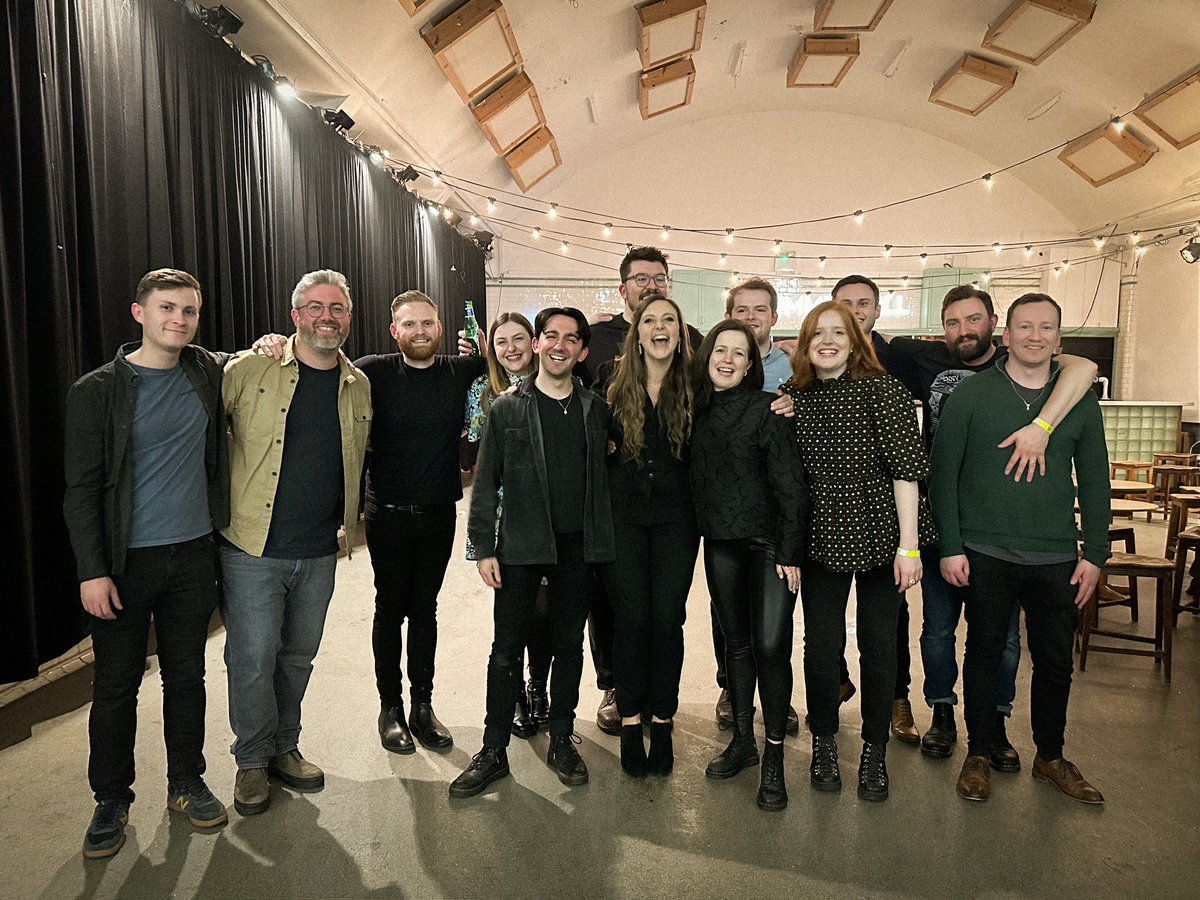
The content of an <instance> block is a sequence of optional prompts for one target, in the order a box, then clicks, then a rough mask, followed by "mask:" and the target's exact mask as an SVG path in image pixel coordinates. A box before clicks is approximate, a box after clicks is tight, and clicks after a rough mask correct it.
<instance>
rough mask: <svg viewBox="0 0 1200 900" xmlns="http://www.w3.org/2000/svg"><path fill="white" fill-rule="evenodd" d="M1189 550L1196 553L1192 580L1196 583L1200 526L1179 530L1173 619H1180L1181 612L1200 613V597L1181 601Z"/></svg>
mask: <svg viewBox="0 0 1200 900" xmlns="http://www.w3.org/2000/svg"><path fill="white" fill-rule="evenodd" d="M1189 551H1190V552H1192V553H1195V554H1196V559H1195V561H1194V562H1193V563H1192V569H1193V571H1192V581H1193V583H1195V580H1196V578H1197V577H1200V572H1197V571H1195V570H1196V569H1197V568H1198V567H1200V526H1197V527H1195V528H1189V529H1187V530H1186V531H1181V532H1179V535H1178V540H1177V542H1176V544H1175V590H1174V592H1173V593H1172V594H1171V613H1172V615H1171V618H1172V620H1173V621H1178V619H1179V614H1180V613H1181V612H1189V613H1191V614H1192V615H1200V597H1193V598H1192V602H1191V603H1188V604H1186V605H1185V604H1183V603H1181V602H1180V601H1181V600H1182V599H1183V570H1184V568H1185V567H1186V566H1187V555H1188V552H1189Z"/></svg>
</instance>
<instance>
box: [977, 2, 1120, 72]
mask: <svg viewBox="0 0 1200 900" xmlns="http://www.w3.org/2000/svg"><path fill="white" fill-rule="evenodd" d="M1095 12H1096V4H1095V2H1094V0H1015V2H1014V3H1013V4H1012V5H1011V6H1009V7H1008V9H1006V10H1005V11H1004V13H1003V14H1002V15H1001V16H1000V18H999V19H998V20H997V21H996V22H995V24H993V25H992V27H991V28H989V29H988V31H987V34H986V35H984V38H983V44H982V46H983V47H984V48H985V49H987V50H992V51H994V52H996V53H1003V54H1004V55H1005V56H1010V57H1012V58H1013V59H1015V60H1018V61H1019V62H1023V63H1030V64H1031V65H1035V66H1036V65H1038V64H1039V63H1040V62H1041V61H1042V60H1044V59H1045V58H1046V57H1047V56H1049V55H1050V54H1051V53H1053V52H1054V51H1055V50H1057V49H1058V48H1059V47H1061V46H1062V45H1063V44H1065V43H1066V42H1067V41H1068V40H1070V39H1071V38H1072V37H1074V35H1075V34H1077V33H1078V32H1079V30H1080V29H1082V28H1083V27H1084V26H1085V25H1087V24H1088V22H1090V21H1092V16H1093V15H1095Z"/></svg>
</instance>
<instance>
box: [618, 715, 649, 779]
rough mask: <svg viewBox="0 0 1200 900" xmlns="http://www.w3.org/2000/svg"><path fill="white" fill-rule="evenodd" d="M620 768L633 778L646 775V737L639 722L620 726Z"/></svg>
mask: <svg viewBox="0 0 1200 900" xmlns="http://www.w3.org/2000/svg"><path fill="white" fill-rule="evenodd" d="M621 768H622V769H624V770H625V774H626V775H629V776H631V777H633V778H645V777H646V772H647V760H646V739H645V737H644V736H643V735H642V723H641V722H635V723H634V724H633V725H622V726H621Z"/></svg>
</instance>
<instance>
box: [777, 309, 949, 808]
mask: <svg viewBox="0 0 1200 900" xmlns="http://www.w3.org/2000/svg"><path fill="white" fill-rule="evenodd" d="M792 373H793V377H792V380H791V381H790V382H788V384H787V385H786V386H785V390H787V391H788V392H789V393H791V394H792V396H793V397H794V399H795V402H796V407H795V408H796V433H797V436H798V438H799V442H800V456H801V460H802V465H803V467H804V473H805V476H806V477H807V480H808V485H809V510H810V520H809V536H808V553H807V558H806V560H805V563H804V566H803V569H802V577H801V581H800V602H801V605H802V607H803V609H804V682H805V691H806V694H807V698H808V721H809V729H810V730H811V731H812V735H813V753H812V765H811V769H810V778H811V781H812V785H813V787H815V788H817V789H818V790H840V789H841V786H842V781H841V774H840V772H839V770H838V760H837V743H836V741H835V737H834V736H835V735H836V733H837V730H838V706H839V703H838V687H839V681H840V678H839V668H840V663H839V650H840V648H841V647H842V646H844V642H845V627H846V602H847V600H848V598H849V595H850V582H851V579H853V580H854V582H855V584H856V586H857V587H856V598H857V613H856V619H857V633H858V650H859V666H860V672H861V674H860V680H861V684H862V721H863V725H862V738H863V750H862V756H861V759H860V762H859V770H858V795H859V797H860V798H862V799H864V800H886V799H887V796H888V774H887V766H886V762H885V758H886V749H887V741H888V726H889V723H890V720H891V707H892V694H893V688H894V686H895V679H896V618H897V616H898V615H899V611H900V602H901V599H902V598H903V596H904V592H905V591H907V590H908V589H909V588H911V587H913V586H914V585H916V583H917V582H918V581H920V579H921V560H920V553H919V551H920V547H921V545H922V544H926V543H929V542H930V541H932V540H933V539H934V531H933V521H932V518H931V517H930V514H929V509H928V505H927V504H925V502H924V501H923V500H922V499H921V498H920V497H919V494H918V490H917V483H918V481H920V480H921V479H922V478H925V477H927V476H928V474H929V462H928V459H927V458H926V455H925V449H924V447H923V445H922V443H921V436H920V432H919V431H918V428H917V417H916V412H915V410H914V408H913V403H912V398H911V397H910V396H909V394H908V392H907V391H906V390H905V389H904V387H903V385H901V384H900V382H898V381H896V380H895V379H893V378H891V377H890V376H888V375H887V374H885V373H884V370H883V367H882V366H881V365H880V364H879V360H878V358H877V357H876V356H875V351H874V350H873V349H872V348H871V344H870V342H869V341H868V340H867V338H866V336H865V335H864V333H863V331H862V329H861V328H860V327H859V325H858V322H857V321H856V320H855V318H854V316H853V314H852V313H851V312H850V310H849V309H848V308H847V307H846V306H844V305H842V304H840V303H836V302H834V301H827V302H825V303H821V304H819V305H818V306H817V307H816V308H815V309H813V310H812V312H810V313H809V314H808V316H806V317H805V319H804V323H803V325H802V326H801V328H800V336H799V338H798V339H797V341H796V348H795V350H794V351H793V352H792Z"/></svg>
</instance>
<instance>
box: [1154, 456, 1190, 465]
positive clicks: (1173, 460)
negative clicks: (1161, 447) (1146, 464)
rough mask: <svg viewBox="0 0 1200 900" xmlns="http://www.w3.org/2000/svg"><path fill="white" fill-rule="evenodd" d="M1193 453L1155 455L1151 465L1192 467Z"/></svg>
mask: <svg viewBox="0 0 1200 900" xmlns="http://www.w3.org/2000/svg"><path fill="white" fill-rule="evenodd" d="M1196 457H1197V454H1195V453H1155V454H1154V462H1153V465H1156V466H1194V465H1195V464H1196Z"/></svg>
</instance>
